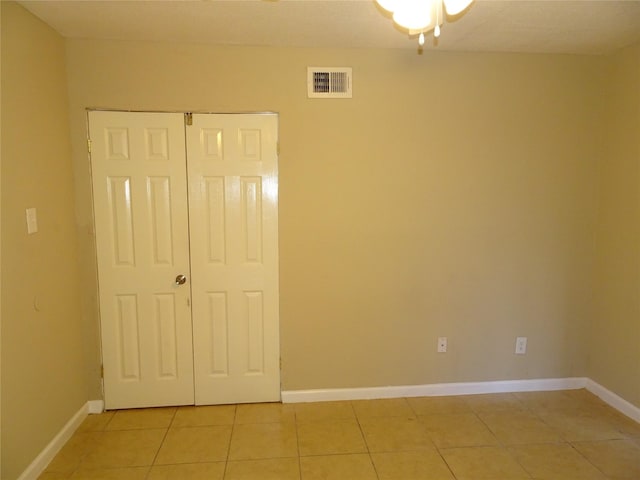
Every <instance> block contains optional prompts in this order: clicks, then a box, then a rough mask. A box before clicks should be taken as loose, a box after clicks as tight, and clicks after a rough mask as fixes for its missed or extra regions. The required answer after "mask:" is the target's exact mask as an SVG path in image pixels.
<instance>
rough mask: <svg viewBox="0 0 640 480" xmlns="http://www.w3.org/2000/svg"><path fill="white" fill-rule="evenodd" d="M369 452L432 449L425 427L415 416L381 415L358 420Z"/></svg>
mask: <svg viewBox="0 0 640 480" xmlns="http://www.w3.org/2000/svg"><path fill="white" fill-rule="evenodd" d="M360 427H361V428H362V432H363V433H364V438H365V441H366V442H367V446H368V447H369V451H370V452H399V451H416V450H424V449H433V448H434V445H433V442H432V441H431V439H430V438H429V435H428V434H427V429H426V427H425V426H424V424H422V422H420V421H419V420H417V419H416V418H412V417H411V418H401V417H382V418H369V419H364V420H361V421H360Z"/></svg>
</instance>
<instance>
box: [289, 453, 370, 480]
mask: <svg viewBox="0 0 640 480" xmlns="http://www.w3.org/2000/svg"><path fill="white" fill-rule="evenodd" d="M300 470H301V472H302V480H377V478H378V477H377V475H376V471H375V469H374V468H373V464H372V463H371V458H370V457H369V455H365V454H356V455H328V456H320V457H302V458H300Z"/></svg>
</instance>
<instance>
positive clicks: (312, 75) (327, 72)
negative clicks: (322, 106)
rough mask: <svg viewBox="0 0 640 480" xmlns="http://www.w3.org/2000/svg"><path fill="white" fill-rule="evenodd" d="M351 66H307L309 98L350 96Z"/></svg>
mask: <svg viewBox="0 0 640 480" xmlns="http://www.w3.org/2000/svg"><path fill="white" fill-rule="evenodd" d="M351 79H352V73H351V68H349V67H344V68H335V67H331V68H329V67H308V68H307V93H308V96H309V98H351Z"/></svg>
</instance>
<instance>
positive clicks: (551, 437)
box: [478, 411, 561, 445]
mask: <svg viewBox="0 0 640 480" xmlns="http://www.w3.org/2000/svg"><path fill="white" fill-rule="evenodd" d="M478 416H479V417H480V419H481V420H482V421H483V422H484V423H485V424H486V425H487V426H488V427H489V429H490V430H491V431H492V432H493V434H494V435H495V436H496V438H497V439H498V441H499V442H500V443H502V444H503V445H518V444H527V443H551V442H559V441H560V440H561V438H560V436H559V434H558V433H557V432H556V431H555V430H553V429H552V428H551V427H549V426H548V425H546V424H545V423H544V422H543V421H542V420H540V419H539V418H538V417H536V416H535V415H534V414H532V413H530V412H525V411H522V412H495V413H481V414H479V415H478Z"/></svg>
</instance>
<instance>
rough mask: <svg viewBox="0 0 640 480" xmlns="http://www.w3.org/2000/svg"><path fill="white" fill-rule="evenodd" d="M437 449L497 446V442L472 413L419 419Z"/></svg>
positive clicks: (430, 416)
mask: <svg viewBox="0 0 640 480" xmlns="http://www.w3.org/2000/svg"><path fill="white" fill-rule="evenodd" d="M419 419H420V421H421V422H422V423H423V424H424V425H425V426H426V427H427V432H428V434H429V436H430V437H431V440H432V441H433V443H434V444H435V445H436V447H438V448H451V447H474V446H477V447H479V446H490V445H497V444H498V440H497V439H496V437H495V436H494V435H493V433H491V431H490V430H489V429H488V428H487V427H486V425H485V424H484V423H482V422H481V421H480V419H479V418H478V417H477V416H476V415H475V414H474V413H453V414H442V415H427V416H421V417H419Z"/></svg>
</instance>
